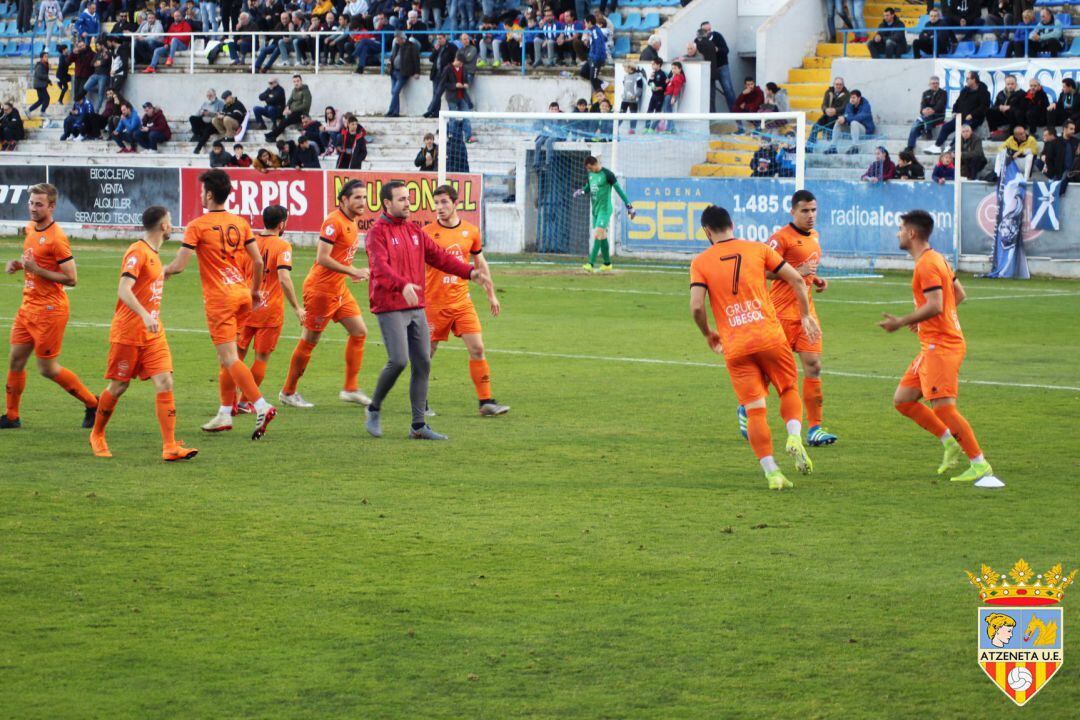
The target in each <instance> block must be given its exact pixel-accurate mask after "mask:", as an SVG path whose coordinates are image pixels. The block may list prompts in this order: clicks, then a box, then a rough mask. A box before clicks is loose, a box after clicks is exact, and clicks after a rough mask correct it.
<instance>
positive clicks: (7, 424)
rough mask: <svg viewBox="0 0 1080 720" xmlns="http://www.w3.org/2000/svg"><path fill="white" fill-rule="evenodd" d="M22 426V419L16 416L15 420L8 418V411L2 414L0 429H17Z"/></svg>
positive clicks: (0, 416)
mask: <svg viewBox="0 0 1080 720" xmlns="http://www.w3.org/2000/svg"><path fill="white" fill-rule="evenodd" d="M21 427H22V420H21V419H20V418H15V419H14V420H10V419H8V416H7V413H5V414H3V415H0V430H15V429H17V428H21Z"/></svg>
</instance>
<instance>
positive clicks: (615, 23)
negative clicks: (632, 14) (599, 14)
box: [608, 12, 626, 30]
mask: <svg viewBox="0 0 1080 720" xmlns="http://www.w3.org/2000/svg"><path fill="white" fill-rule="evenodd" d="M608 22H610V23H611V27H612V28H614V29H615V30H622V29H623V28H624V27H626V23H625V22H624V21H623V16H622V15H620V14H619V13H618V12H613V13H611V15H609V16H608Z"/></svg>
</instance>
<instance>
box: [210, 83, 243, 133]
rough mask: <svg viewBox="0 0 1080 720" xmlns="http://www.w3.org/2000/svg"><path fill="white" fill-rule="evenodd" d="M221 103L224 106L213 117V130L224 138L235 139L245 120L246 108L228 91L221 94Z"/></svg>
mask: <svg viewBox="0 0 1080 720" xmlns="http://www.w3.org/2000/svg"><path fill="white" fill-rule="evenodd" d="M221 101H222V102H223V103H225V104H224V106H222V108H221V112H219V113H218V114H217V115H215V116H214V119H213V121H212V123H213V125H214V130H216V131H217V133H218V134H219V135H222V136H224V137H225V138H235V137H236V136H237V134H238V132H239V130H240V127H241V126H242V125H243V124H244V120H245V118H247V108H245V107H244V104H243V103H242V102H240V100H239V99H238V98H237V97H236V96H235V95H233V94H232V92H231V91H229V90H226V91H225V92H223V93H221Z"/></svg>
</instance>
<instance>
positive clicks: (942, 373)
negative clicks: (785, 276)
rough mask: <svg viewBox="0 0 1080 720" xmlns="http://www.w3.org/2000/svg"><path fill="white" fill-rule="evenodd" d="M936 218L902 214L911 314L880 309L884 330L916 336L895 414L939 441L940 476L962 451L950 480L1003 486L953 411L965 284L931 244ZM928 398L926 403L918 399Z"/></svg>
mask: <svg viewBox="0 0 1080 720" xmlns="http://www.w3.org/2000/svg"><path fill="white" fill-rule="evenodd" d="M933 232H934V218H933V216H931V215H930V213H928V212H926V211H925V210H912V211H910V212H907V213H904V214H903V215H901V216H900V231H899V232H898V233H897V234H896V236H897V238H899V240H900V249H901V250H906V251H907V252H908V253H909V254H910V255H911V257H913V258H914V259H915V273H914V275H913V277H912V280H911V292H912V295H914V297H915V312H912V313H908V314H907V315H904V316H903V317H896V316H894V315H890V314H888V313H883V315H884V316H885V319H884V320H882V321H881V322H879V323H878V325H880V326H881V327H882V328H883V329H884V330H885V331H886V332H896V331H897V330H899V329H900V328H902V327H909V328H911V329H912V331H913V332H917V333H918V334H919V346H920V348H921V351H920V352H919V354H918V355H916V356H915V359H914V360H913V361H912V362H911V366H910V367H908V369H907V372H906V373H904V377H903V378H901V379H900V385H899V386H897V388H896V392H895V393H894V394H893V404H894V405H895V406H896V409H897V411H898V412H900V413H901V414H902V415H906V416H907V417H909V418H911V419H912V420H914V421H915V423H916V424H918V425H919V427H921V428H923V429H924V430H926V431H927V432H929V433H930V434H931V435H933V436H934V437H936V438H938V439H939V440H941V443H942V444H943V445H944V446H945V457H944V459H943V460H942V461H941V465H940V466H939V467H938V475H941V474H944V473H945V472H946V471H948V470H949V468H950V467H952V466H954V465H956V464H957V463H958V462H960V459H961V457H962V456H963V455H964V454H966V455H967V456H968V460H969V461H970V463H971V464H970V466H969V467H968V469H967V470H965V471H964V472H962V473H961V474H959V475H957V476H956V477H954V478H951V480H952V481H953V482H974V483H975V484H976V486H977V487H1002V486H1003V485H1004V483H1002V482H1001V481H1000V480H998V479H997V478H996V477H994V476H993V469H992V468H991V467H990V463H988V462H987V461H986V458H985V457H984V456H983V452H982V449H981V448H980V447H979V441H978V440H977V439H976V438H975V433H974V432H973V431H972V429H971V425H969V424H968V421H967V420H966V419H965V418H964V416H963V415H961V414H960V411H959V410H957V409H956V398H957V396H958V395H959V394H960V364H961V363H963V361H964V354H965V353H966V352H967V343H966V341H965V340H964V333H963V331H962V330H961V329H960V317H959V315H958V314H957V312H956V306H957V305H958V304H959V303H962V302H963V301H964V297H965V294H964V288H963V286H962V285H961V284H960V281H959V280H957V279H956V274H955V273H954V272H953V270H952V268H951V267H949V262H948V260H946V259H945V256H944V255H942V254H941V253H939V252H938V251H937V250H934V249H933V248H932V247H930V235H931V234H932V233H933ZM922 398H926V399H927V400H929V401H930V407H926V405H924V404H922V403H921V402H919V400H921V399H922Z"/></svg>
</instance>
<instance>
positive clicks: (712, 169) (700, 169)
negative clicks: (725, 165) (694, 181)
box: [690, 165, 720, 177]
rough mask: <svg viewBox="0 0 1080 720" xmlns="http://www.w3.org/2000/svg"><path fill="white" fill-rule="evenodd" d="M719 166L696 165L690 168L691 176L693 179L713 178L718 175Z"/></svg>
mask: <svg viewBox="0 0 1080 720" xmlns="http://www.w3.org/2000/svg"><path fill="white" fill-rule="evenodd" d="M718 167H720V166H719V165H694V166H693V167H692V168H690V175H691V176H692V177H712V176H713V175H715V174H716V169H717V168H718Z"/></svg>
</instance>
